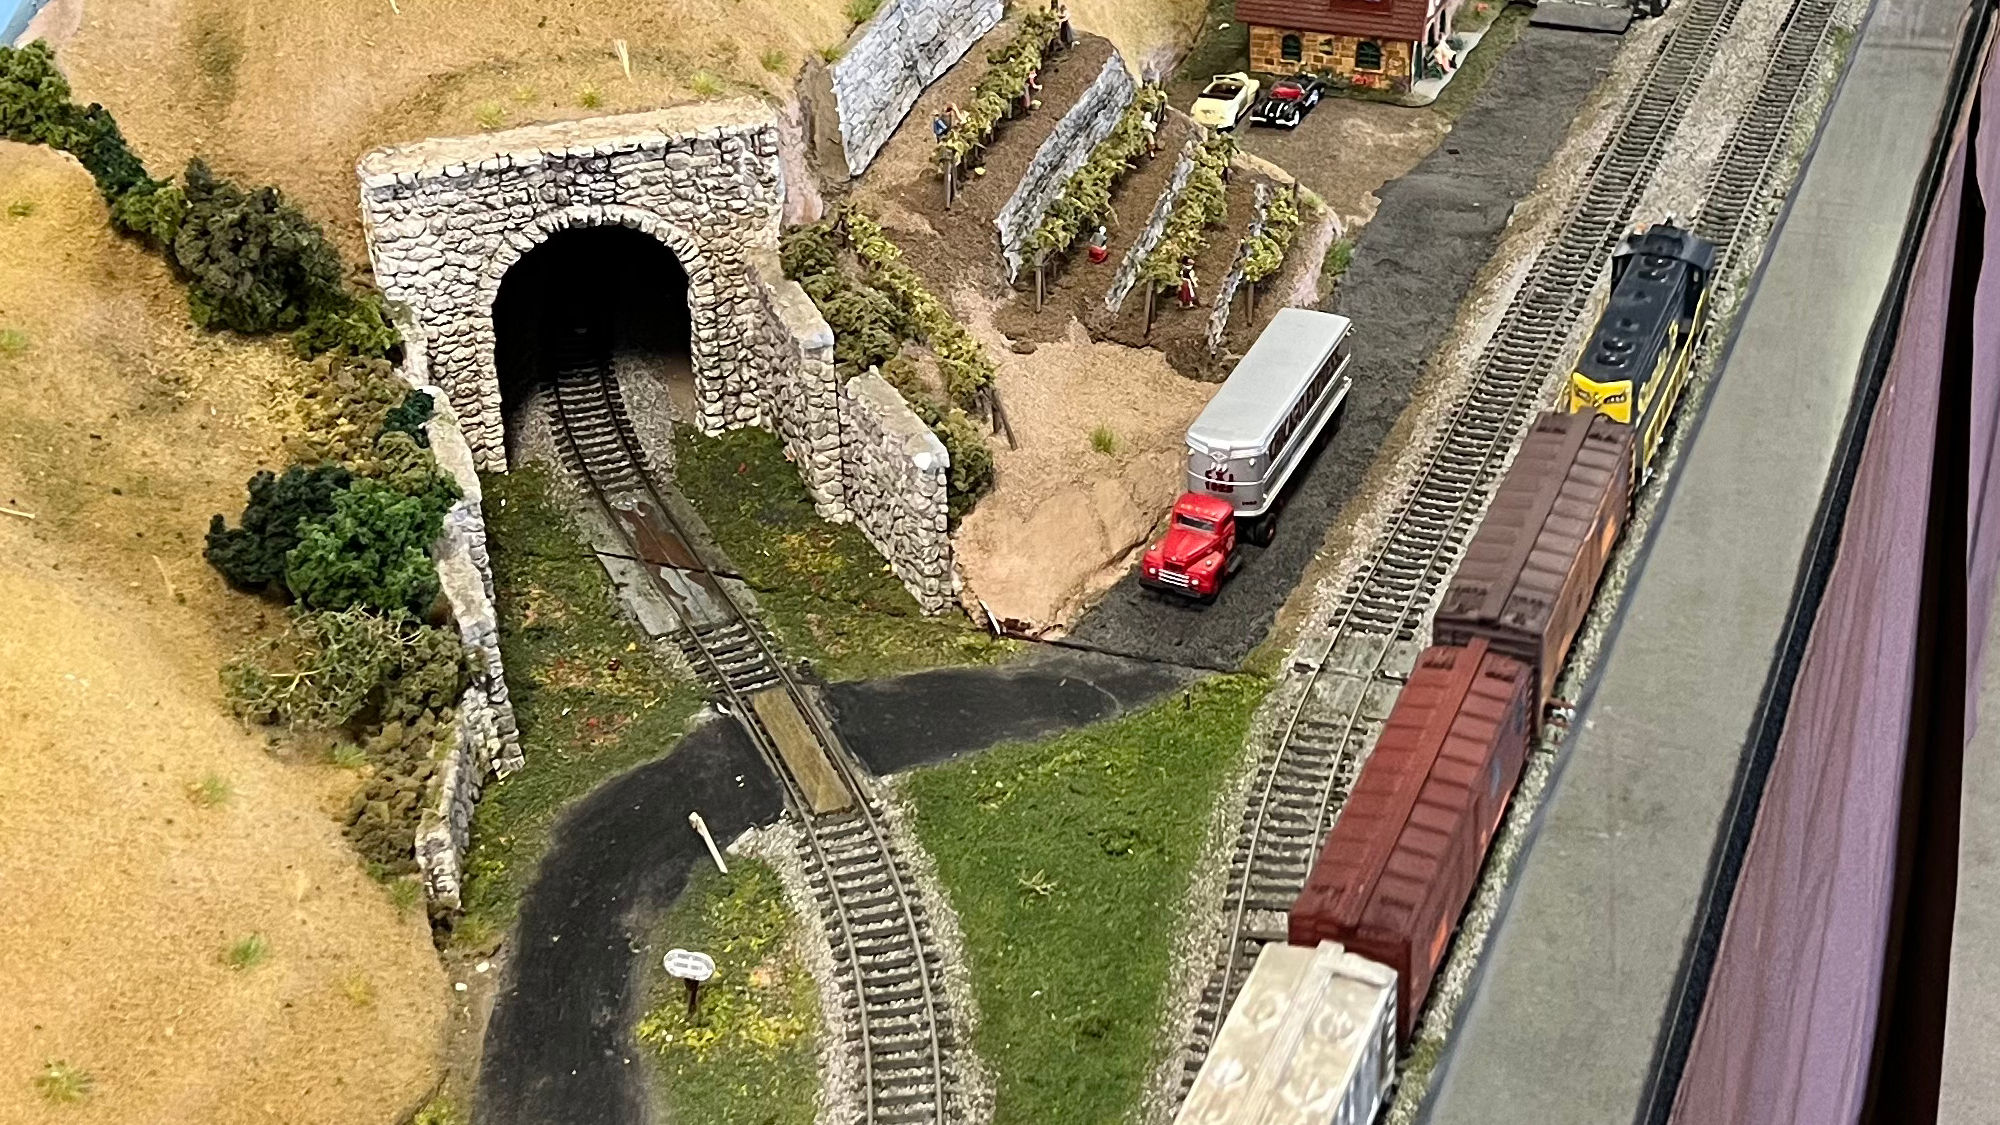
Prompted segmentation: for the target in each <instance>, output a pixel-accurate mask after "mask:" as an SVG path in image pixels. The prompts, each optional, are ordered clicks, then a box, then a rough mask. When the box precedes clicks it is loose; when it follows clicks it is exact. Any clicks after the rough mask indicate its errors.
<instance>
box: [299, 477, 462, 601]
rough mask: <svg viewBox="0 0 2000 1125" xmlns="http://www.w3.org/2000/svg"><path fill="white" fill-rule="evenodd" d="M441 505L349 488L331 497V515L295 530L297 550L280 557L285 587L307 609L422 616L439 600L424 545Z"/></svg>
mask: <svg viewBox="0 0 2000 1125" xmlns="http://www.w3.org/2000/svg"><path fill="white" fill-rule="evenodd" d="M453 491H456V490H455V489H454V490H453ZM441 499H442V496H441V494H439V493H432V494H428V495H418V496H412V495H410V494H408V493H405V492H404V491H402V490H401V489H398V488H395V487H392V486H390V485H386V484H381V483H378V482H376V481H371V480H359V481H356V482H354V484H353V486H352V487H349V488H347V489H345V490H343V491H341V492H338V493H336V494H335V495H334V498H333V511H332V512H331V513H330V514H328V515H327V516H325V517H324V518H322V519H317V520H311V521H308V522H306V523H303V524H301V525H300V526H299V542H298V545H297V546H295V547H293V548H292V549H291V551H290V552H289V553H288V554H287V555H286V556H285V585H286V586H287V587H288V588H289V589H290V590H291V591H292V595H293V596H294V597H296V598H298V599H299V601H301V602H303V603H305V604H306V605H307V606H309V607H311V608H313V609H327V610H343V609H351V608H353V607H355V606H364V607H368V608H372V609H379V610H396V609H404V610H409V611H410V612H411V613H414V614H417V615H418V616H420V617H421V616H427V615H428V614H429V613H430V610H431V607H432V605H433V604H435V603H436V601H437V596H438V579H437V572H436V570H435V569H434V568H433V567H432V565H431V557H430V546H431V544H432V543H434V542H436V541H437V538H438V534H439V532H440V531H441V530H442V529H443V519H444V513H445V510H446V508H448V507H449V502H448V501H447V502H445V503H444V504H443V505H442V506H440V500H441Z"/></svg>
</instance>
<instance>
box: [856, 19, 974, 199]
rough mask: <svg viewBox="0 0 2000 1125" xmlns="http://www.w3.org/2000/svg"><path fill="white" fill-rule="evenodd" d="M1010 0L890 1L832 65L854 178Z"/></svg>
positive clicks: (865, 167)
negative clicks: (927, 91) (926, 91)
mask: <svg viewBox="0 0 2000 1125" xmlns="http://www.w3.org/2000/svg"><path fill="white" fill-rule="evenodd" d="M1004 7H1005V5H1004V4H1003V2H1002V0H888V2H887V3H885V4H883V5H882V7H881V9H880V10H878V11H877V12H876V13H875V16H874V18H873V19H870V20H869V21H868V22H867V23H866V24H863V25H862V26H861V28H860V29H859V30H857V31H856V32H855V33H854V34H853V35H852V36H851V37H850V38H849V39H848V41H847V43H846V44H845V45H844V47H843V49H842V54H841V56H840V58H839V59H838V60H836V61H835V62H834V63H833V65H832V66H830V67H828V68H827V69H828V77H829V78H830V79H831V82H832V88H833V98H834V106H835V111H836V113H837V114H838V116H839V121H840V143H841V149H842V151H843V154H844V157H845V160H846V164H847V174H848V175H849V176H859V175H860V174H861V173H862V172H864V171H866V170H867V168H868V165H869V164H870V163H871V162H872V161H874V159H875V154H876V153H879V152H881V151H882V146H883V145H884V144H886V143H888V140H889V136H890V134H892V133H894V132H895V131H896V126H898V125H900V124H902V123H903V118H904V117H906V116H908V115H909V112H910V107H911V106H914V105H916V104H917V98H918V97H919V96H920V95H922V94H923V92H924V90H925V88H926V87H928V86H929V85H930V84H931V83H932V82H935V81H937V78H938V76H939V75H941V74H943V73H944V72H945V71H947V70H949V69H951V66H952V64H953V63H956V62H957V61H958V60H959V59H961V58H963V57H964V56H965V52H966V51H967V50H969V49H970V48H971V47H972V45H973V44H974V43H976V42H978V41H979V37H980V36H982V35H985V34H986V33H987V32H988V31H991V30H992V29H993V27H994V25H995V24H998V23H999V22H1000V16H1001V14H1002V11H1003V9H1004Z"/></svg>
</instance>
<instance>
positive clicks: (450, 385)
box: [358, 99, 785, 469]
mask: <svg viewBox="0 0 2000 1125" xmlns="http://www.w3.org/2000/svg"><path fill="white" fill-rule="evenodd" d="M782 165H783V162H782V159H781V156H780V139H779V129H778V123H777V118H776V116H775V115H774V114H773V112H772V111H771V109H770V108H769V107H767V106H764V105H762V104H760V103H757V102H754V101H750V100H748V99H739V100H736V101H731V102H718V103H704V104H701V105H692V106H678V107H675V108H673V109H666V110H658V111H655V112H651V113H634V114H622V115H617V116H611V117H600V118H592V119H588V120H584V121H567V122H561V123H558V124H553V125H536V126H530V127H527V128H522V129H512V130H508V131H505V132H501V133H492V134H487V135H483V136H477V137H460V138H445V139H438V140H428V141H421V142H418V143H416V144H413V145H408V146H404V147H399V148H387V149H380V150H377V151H375V152H372V153H369V154H368V155H367V156H365V157H363V158H362V160H361V163H360V166H359V169H358V171H359V173H360V177H361V204H362V214H363V219H364V225H365V228H366V231H367V235H368V253H369V258H370V260H371V261H372V262H373V264H374V268H375V279H376V282H377V283H378V284H379V285H380V286H381V288H382V291H383V293H384V294H386V295H387V296H388V298H389V299H390V300H391V301H393V302H397V303H399V304H403V305H406V306H407V307H408V308H409V310H410V313H411V316H412V318H413V322H414V329H415V330H414V332H413V333H412V337H413V338H415V339H418V340H420V341H421V342H422V343H423V345H424V346H425V348H426V349H427V351H428V354H429V356H430V364H431V376H432V378H433V379H434V381H435V382H436V384H437V385H438V386H440V387H442V388H444V390H445V392H446V393H447V394H448V395H449V396H450V397H451V401H452V405H453V407H454V408H455V409H456V410H457V413H458V417H459V419H460V421H461V423H462V424H463V426H464V428H465V435H466V439H467V441H468V442H469V443H470V445H471V448H472V452H473V455H474V459H475V462H476V464H477V465H478V466H479V467H480V468H483V469H502V468H505V467H506V448H505V441H504V437H503V426H504V421H503V419H502V417H501V400H500V382H499V377H498V373H497V371H496V370H495V367H494V333H493V302H494V299H495V298H496V297H497V296H498V295H499V292H500V283H501V281H502V279H503V278H505V277H506V275H507V271H508V269H510V268H511V267H512V266H513V265H514V263H516V262H518V261H519V260H520V259H521V257H522V255H523V254H525V253H527V252H528V251H530V250H532V249H534V248H535V247H536V246H538V245H540V244H541V243H542V242H543V241H545V240H546V239H547V238H549V237H550V236H551V235H553V234H555V233H556V232H558V231H561V230H564V229H566V228H570V227H580V226H596V225H604V224H612V223H616V224H621V225H624V226H628V227H633V228H635V229H638V230H642V231H645V232H646V233H648V234H650V235H652V236H653V237H655V238H657V239H659V240H660V241H661V242H662V243H664V244H665V245H666V246H667V247H668V249H670V250H672V251H673V253H674V256H675V257H676V258H678V259H679V261H680V263H681V265H682V266H683V267H684V268H685V269H686V270H687V275H688V306H689V310H690V312H691V314H692V319H693V330H692V336H691V339H690V351H691V356H690V361H691V363H692V366H693V368H694V376H695V392H696V395H697V397H698V399H699V401H700V404H701V424H702V428H703V429H704V430H706V431H708V432H710V433H717V432H720V431H722V430H726V429H729V428H731V427H735V426H745V425H757V424H760V423H763V422H764V421H765V416H766V404H765V402H764V401H763V400H762V397H761V394H760V392H761V391H762V390H763V387H764V383H765V379H764V378H763V376H764V372H763V371H761V370H759V368H758V366H757V363H756V362H755V351H754V348H753V346H752V344H753V341H754V340H756V339H758V338H759V337H760V336H762V335H763V333H764V330H765V322H766V320H767V318H768V315H769V310H768V308H767V306H766V305H765V304H764V302H763V301H762V300H761V296H760V294H759V293H758V291H757V282H756V279H755V278H754V276H753V275H752V274H753V270H752V267H751V265H750V262H749V259H750V257H751V256H752V255H753V254H755V253H756V252H757V251H759V250H765V251H775V250H776V248H777V239H778V227H779V223H780V221H781V218H782V215H783V212H784V207H785V185H784V172H783V166H782Z"/></svg>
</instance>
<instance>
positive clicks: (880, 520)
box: [840, 371, 958, 613]
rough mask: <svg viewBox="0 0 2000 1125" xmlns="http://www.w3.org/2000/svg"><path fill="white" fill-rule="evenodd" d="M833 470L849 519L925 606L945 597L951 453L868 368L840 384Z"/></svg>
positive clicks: (949, 586) (928, 609)
mask: <svg viewBox="0 0 2000 1125" xmlns="http://www.w3.org/2000/svg"><path fill="white" fill-rule="evenodd" d="M840 426H841V436H842V439H843V440H842V443H841V454H840V459H841V470H842V475H843V476H844V477H845V478H846V485H847V496H848V505H849V508H850V510H851V511H853V513H854V519H855V523H856V524H858V525H859V526H860V528H861V530H862V532H863V533H865V534H866V535H867V536H868V540H869V542H871V543H873V544H875V546H876V548H877V549H878V550H880V551H881V552H882V555H883V557H884V558H886V559H888V560H889V565H890V566H891V567H892V568H894V570H895V571H896V577H898V578H900V579H902V580H903V585H904V587H906V588H907V589H908V590H909V591H910V594H911V595H912V596H913V597H915V598H916V599H917V604H918V605H920V606H922V607H923V610H924V612H925V613H937V612H940V611H942V610H943V609H945V608H946V607H947V606H949V605H950V604H951V600H952V597H953V596H954V595H955V594H956V593H957V592H958V591H957V577H956V571H955V569H954V568H953V566H952V554H951V525H950V518H949V517H950V513H949V509H948V508H947V506H946V496H945V482H946V481H947V480H948V479H949V478H950V476H951V458H950V457H949V456H948V455H947V454H946V453H945V448H944V443H943V442H941V441H939V440H938V438H937V435H936V434H934V433H932V432H931V428H930V427H929V426H927V425H925V424H924V421H923V419H921V418H919V417H917V416H916V414H914V413H913V412H911V410H910V408H909V405H908V404H907V403H905V402H904V401H903V396H902V395H900V394H898V393H897V392H896V388H894V387H892V386H890V385H889V384H888V382H887V381H886V380H884V379H883V378H882V377H881V376H880V375H877V374H875V373H874V372H872V371H871V372H869V373H868V374H866V375H857V376H855V377H854V378H852V379H849V380H848V381H847V383H846V385H845V386H843V387H841V389H840Z"/></svg>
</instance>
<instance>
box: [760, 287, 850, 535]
mask: <svg viewBox="0 0 2000 1125" xmlns="http://www.w3.org/2000/svg"><path fill="white" fill-rule="evenodd" d="M754 270H755V272H756V276H757V292H758V296H759V298H760V300H761V301H762V303H763V306H764V308H765V317H764V332H763V333H762V334H761V335H760V336H759V338H758V339H757V341H756V342H755V347H756V349H757V351H758V353H759V354H758V363H759V366H760V367H761V369H762V370H763V371H764V372H765V375H764V378H765V382H766V385H767V386H768V388H769V390H768V399H769V401H770V403H771V411H770V414H771V419H770V421H771V429H772V430H773V431H774V432H776V433H777V435H778V439H779V440H780V441H782V442H784V444H785V451H786V452H787V453H789V454H791V457H792V464H793V465H796V466H797V467H798V470H799V478H800V479H801V480H803V481H804V482H805V486H806V491H807V492H808V493H810V494H811V495H812V498H813V507H814V508H816V509H817V510H818V511H819V514H820V517H821V518H823V519H830V520H834V521H836V522H840V521H844V520H846V518H847V515H848V512H847V507H846V503H845V499H846V489H845V486H844V484H843V478H842V473H841V467H840V466H841V462H840V440H841V431H840V402H839V395H840V384H839V380H838V379H837V378H836V377H835V375H834V370H833V329H832V328H829V327H828V326H827V323H826V320H825V318H823V317H821V316H820V315H819V309H817V308H815V307H814V306H813V303H812V298H811V297H808V296H806V291H805V290H803V289H801V288H799V283H798V282H796V281H792V280H791V279H789V278H787V277H786V276H785V271H784V267H783V266H782V265H781V264H780V263H779V261H778V256H777V255H776V254H768V255H760V256H758V257H757V259H756V260H755V263H754Z"/></svg>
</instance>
